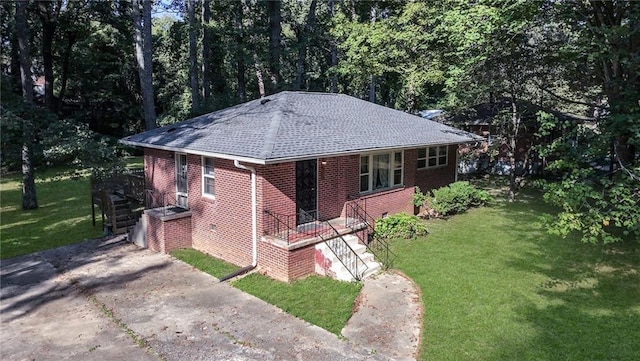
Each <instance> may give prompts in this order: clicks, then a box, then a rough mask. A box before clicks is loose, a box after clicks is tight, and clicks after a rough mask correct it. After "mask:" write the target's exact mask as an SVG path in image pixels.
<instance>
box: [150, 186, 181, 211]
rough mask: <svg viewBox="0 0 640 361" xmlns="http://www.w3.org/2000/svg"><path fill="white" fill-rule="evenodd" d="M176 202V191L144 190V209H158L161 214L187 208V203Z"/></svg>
mask: <svg viewBox="0 0 640 361" xmlns="http://www.w3.org/2000/svg"><path fill="white" fill-rule="evenodd" d="M178 203H179V202H178V197H177V194H176V192H159V191H156V190H153V189H146V190H145V197H144V208H145V209H155V210H158V211H160V212H161V213H162V214H163V215H167V214H169V213H180V212H184V211H187V210H189V208H188V206H187V205H184V204H178Z"/></svg>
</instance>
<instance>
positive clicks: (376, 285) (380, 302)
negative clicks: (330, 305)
mask: <svg viewBox="0 0 640 361" xmlns="http://www.w3.org/2000/svg"><path fill="white" fill-rule="evenodd" d="M422 311H423V310H422V302H421V297H420V292H419V289H418V288H417V286H416V285H415V284H414V283H413V281H411V280H410V279H409V278H407V277H406V276H404V275H402V274H400V273H397V272H384V273H380V274H378V275H375V276H373V277H370V278H367V279H365V280H364V286H363V288H362V292H360V296H359V297H358V299H357V300H356V309H355V313H354V314H353V316H351V319H349V322H348V323H347V325H346V326H345V327H344V329H343V330H342V335H343V336H345V337H346V338H348V339H349V340H350V341H352V342H354V343H356V344H359V345H361V346H363V347H365V348H366V349H368V350H370V352H372V353H373V352H379V353H381V354H383V355H386V356H388V357H391V358H393V359H394V360H415V358H416V354H417V352H418V351H419V350H418V349H419V347H420V334H421V330H422Z"/></svg>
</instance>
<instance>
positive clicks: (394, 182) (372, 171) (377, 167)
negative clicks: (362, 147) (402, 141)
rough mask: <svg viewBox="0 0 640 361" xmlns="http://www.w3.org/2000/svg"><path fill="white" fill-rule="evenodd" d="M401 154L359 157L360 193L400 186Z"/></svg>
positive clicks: (401, 174) (378, 154)
mask: <svg viewBox="0 0 640 361" xmlns="http://www.w3.org/2000/svg"><path fill="white" fill-rule="evenodd" d="M402 176H403V159H402V152H401V151H400V152H390V153H375V154H363V155H361V156H360V192H370V191H375V190H379V189H386V188H392V187H395V186H399V185H402Z"/></svg>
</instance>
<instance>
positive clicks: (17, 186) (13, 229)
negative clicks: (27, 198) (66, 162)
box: [0, 157, 141, 259]
mask: <svg viewBox="0 0 640 361" xmlns="http://www.w3.org/2000/svg"><path fill="white" fill-rule="evenodd" d="M127 163H128V166H135V167H140V166H141V158H139V157H138V158H131V159H130V160H128V162H127ZM68 169H69V168H53V169H47V170H45V171H36V192H37V197H38V206H39V207H38V208H37V209H35V210H30V211H23V210H22V185H21V181H22V175H21V174H12V175H9V176H6V175H3V176H2V179H1V180H0V258H1V259H5V258H11V257H15V256H20V255H24V254H29V253H33V252H37V251H42V250H46V249H50V248H55V247H60V246H64V245H67V244H71V243H77V242H81V241H83V240H85V239H91V238H97V237H101V236H102V234H103V230H102V223H101V219H100V210H99V209H96V213H97V217H96V226H95V227H94V226H93V225H92V222H91V195H90V189H89V178H88V177H82V178H80V179H78V180H72V179H70V178H69V177H68V176H64V175H63V174H64V173H65V172H66V171H68Z"/></svg>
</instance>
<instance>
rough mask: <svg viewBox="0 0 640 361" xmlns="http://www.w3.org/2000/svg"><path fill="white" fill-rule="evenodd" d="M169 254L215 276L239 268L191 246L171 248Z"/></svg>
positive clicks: (229, 272)
mask: <svg viewBox="0 0 640 361" xmlns="http://www.w3.org/2000/svg"><path fill="white" fill-rule="evenodd" d="M171 255H172V256H173V257H175V258H177V259H179V260H181V261H183V262H184V263H187V264H190V265H192V266H193V267H195V268H197V269H199V270H200V271H202V272H205V273H208V274H210V275H212V276H213V277H215V278H221V277H223V276H226V275H228V274H231V273H232V272H235V271H237V270H238V269H239V268H240V267H238V266H236V265H233V264H231V263H228V262H225V261H223V260H220V259H217V258H213V257H211V256H209V255H208V254H205V253H202V252H200V251H197V250H195V249H191V248H186V249H176V250H173V251H172V252H171Z"/></svg>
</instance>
